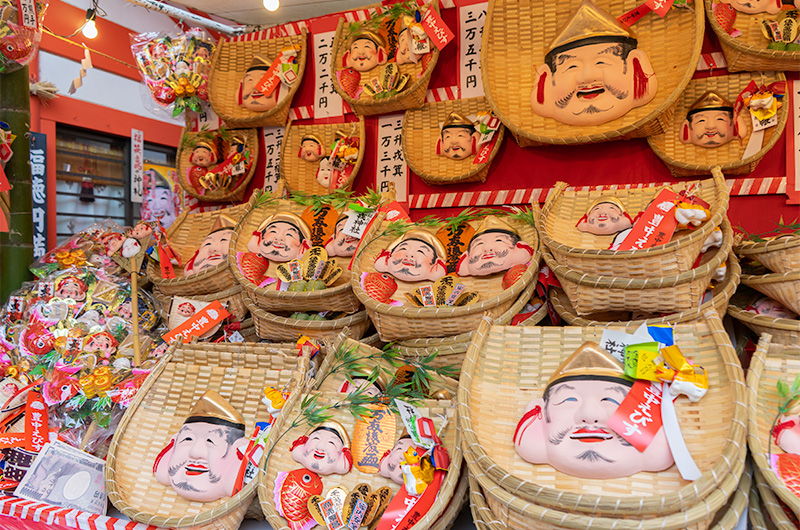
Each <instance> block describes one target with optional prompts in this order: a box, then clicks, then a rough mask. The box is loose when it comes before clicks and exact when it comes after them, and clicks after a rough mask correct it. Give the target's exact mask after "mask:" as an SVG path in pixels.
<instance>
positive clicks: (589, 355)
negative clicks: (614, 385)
mask: <svg viewBox="0 0 800 530" xmlns="http://www.w3.org/2000/svg"><path fill="white" fill-rule="evenodd" d="M573 379H605V380H609V379H614V380H617V379H618V380H619V381H620V382H623V383H630V382H631V381H632V380H631V379H630V378H629V377H627V376H626V375H625V369H624V368H623V366H622V363H620V362H619V361H618V360H616V359H615V358H614V356H612V355H611V354H610V353H608V352H607V351H606V350H604V349H603V348H601V347H600V345H599V344H597V343H596V342H592V341H587V342H584V343H583V344H581V346H580V347H579V348H578V349H577V350H575V351H574V352H573V353H572V355H570V356H569V357H567V360H566V361H564V362H563V363H561V366H559V367H558V369H557V370H556V371H555V372H554V373H553V375H552V376H550V380H549V381H547V387H548V388H549V387H551V386H552V385H554V384H556V383H559V382H561V381H566V380H573Z"/></svg>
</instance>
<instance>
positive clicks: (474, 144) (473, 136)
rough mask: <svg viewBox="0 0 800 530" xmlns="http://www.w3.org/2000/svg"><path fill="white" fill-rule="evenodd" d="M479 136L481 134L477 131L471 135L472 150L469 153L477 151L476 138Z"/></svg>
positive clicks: (472, 153)
mask: <svg viewBox="0 0 800 530" xmlns="http://www.w3.org/2000/svg"><path fill="white" fill-rule="evenodd" d="M480 137H481V135H480V134H478V133H475V134H473V135H472V152H471V153H470V154H471V155H474V154H475V153H477V152H478V140H479V139H480Z"/></svg>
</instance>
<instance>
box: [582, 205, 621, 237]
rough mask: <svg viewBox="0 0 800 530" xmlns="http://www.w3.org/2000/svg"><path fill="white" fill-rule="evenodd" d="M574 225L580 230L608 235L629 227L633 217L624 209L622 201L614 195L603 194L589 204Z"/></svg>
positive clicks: (597, 234)
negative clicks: (587, 208) (584, 213)
mask: <svg viewBox="0 0 800 530" xmlns="http://www.w3.org/2000/svg"><path fill="white" fill-rule="evenodd" d="M575 226H576V227H577V228H578V230H580V231H581V232H589V233H590V234H594V235H596V236H609V235H614V234H618V233H619V232H622V231H623V230H627V229H629V228H631V227H632V226H633V219H631V216H630V215H628V213H627V212H626V211H625V206H623V204H622V201H620V200H619V199H617V198H616V197H609V196H603V197H600V198H598V199H597V200H596V201H594V202H593V203H592V204H591V206H589V210H588V211H587V212H586V215H584V216H583V217H581V218H580V219H579V220H578V223H577V224H576V225H575Z"/></svg>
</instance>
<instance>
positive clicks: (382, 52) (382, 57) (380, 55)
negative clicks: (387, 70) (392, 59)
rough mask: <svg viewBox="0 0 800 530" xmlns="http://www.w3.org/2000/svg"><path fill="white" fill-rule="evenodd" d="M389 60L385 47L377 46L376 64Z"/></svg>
mask: <svg viewBox="0 0 800 530" xmlns="http://www.w3.org/2000/svg"><path fill="white" fill-rule="evenodd" d="M388 60H389V55H388V54H387V53H386V48H384V47H383V46H378V64H386V61H388Z"/></svg>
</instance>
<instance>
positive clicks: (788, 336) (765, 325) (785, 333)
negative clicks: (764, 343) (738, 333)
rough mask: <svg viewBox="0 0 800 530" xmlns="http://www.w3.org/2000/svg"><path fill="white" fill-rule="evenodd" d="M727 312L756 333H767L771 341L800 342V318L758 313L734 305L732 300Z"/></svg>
mask: <svg viewBox="0 0 800 530" xmlns="http://www.w3.org/2000/svg"><path fill="white" fill-rule="evenodd" d="M728 314H729V315H730V316H732V317H733V318H735V319H736V320H738V321H739V322H741V323H742V324H744V325H745V326H747V327H748V328H750V329H752V330H753V331H754V332H755V333H756V335H761V334H763V333H769V334H770V335H772V342H773V343H777V344H786V345H793V344H800V320H791V319H788V318H773V317H768V316H765V315H758V314H756V313H753V312H752V311H746V310H745V309H743V308H741V307H739V306H736V305H734V304H733V302H731V303H730V304H729V305H728Z"/></svg>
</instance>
